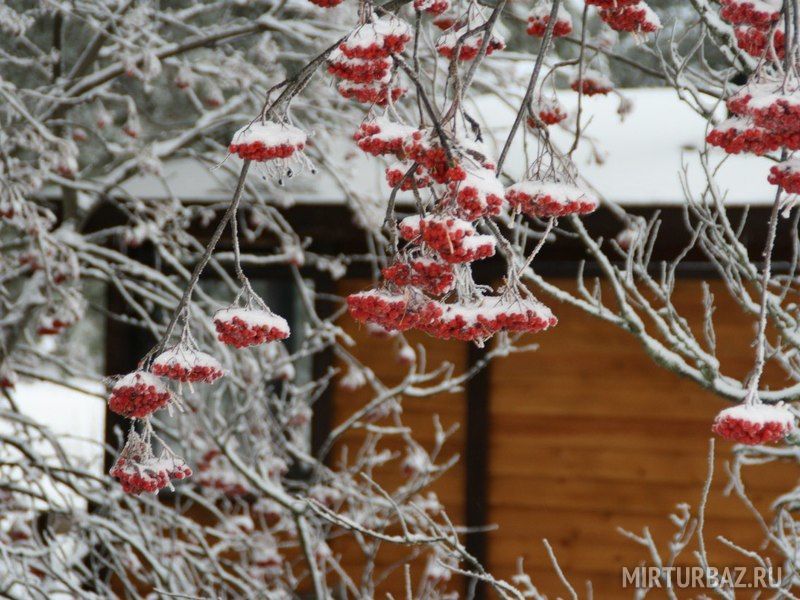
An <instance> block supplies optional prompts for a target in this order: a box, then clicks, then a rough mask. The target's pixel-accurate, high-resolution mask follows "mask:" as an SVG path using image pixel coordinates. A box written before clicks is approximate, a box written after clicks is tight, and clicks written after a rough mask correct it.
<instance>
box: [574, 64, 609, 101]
mask: <svg viewBox="0 0 800 600" xmlns="http://www.w3.org/2000/svg"><path fill="white" fill-rule="evenodd" d="M569 86H570V87H571V88H572V89H573V90H575V91H576V92H581V93H582V94H583V95H584V96H598V95H601V96H604V95H606V94H608V93H610V92H611V90H613V89H614V84H613V83H612V82H611V80H610V79H609V78H608V77H606V76H605V75H603V74H602V73H599V72H598V71H595V70H593V69H587V70H586V71H585V72H584V73H582V74H576V76H575V79H573V80H572V82H571V83H570V84H569Z"/></svg>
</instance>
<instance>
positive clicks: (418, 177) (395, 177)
mask: <svg viewBox="0 0 800 600" xmlns="http://www.w3.org/2000/svg"><path fill="white" fill-rule="evenodd" d="M413 166H414V163H413V162H410V161H407V160H401V161H398V162H396V163H392V164H391V165H389V166H388V167H386V182H387V183H388V184H389V187H391V188H396V187H398V186H399V187H400V189H401V190H403V191H407V190H410V189H413V188H415V187H416V188H417V189H418V190H421V189H423V188H426V187H428V186H429V185H431V183H432V181H431V178H430V177H429V176H428V172H427V170H426V169H425V167H423V166H422V165H417V167H416V168H415V169H414V172H413V173H411V174H409V175H408V176H406V175H407V174H408V173H409V172H410V171H411V167H413Z"/></svg>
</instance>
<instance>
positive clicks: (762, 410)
mask: <svg viewBox="0 0 800 600" xmlns="http://www.w3.org/2000/svg"><path fill="white" fill-rule="evenodd" d="M794 427H795V424H794V415H793V414H792V412H791V411H790V410H789V409H788V408H786V407H785V406H781V405H768V404H761V403H756V404H740V405H738V406H732V407H730V408H726V409H724V410H722V411H721V412H720V413H719V414H718V415H717V417H716V419H714V424H713V425H712V430H713V431H714V433H716V434H717V435H719V436H721V437H724V438H725V439H727V440H732V441H734V442H738V443H740V444H748V445H756V444H770V443H773V442H779V441H780V440H782V439H783V438H784V437H786V436H787V435H788V434H789V433H791V432H792V431H793V430H794Z"/></svg>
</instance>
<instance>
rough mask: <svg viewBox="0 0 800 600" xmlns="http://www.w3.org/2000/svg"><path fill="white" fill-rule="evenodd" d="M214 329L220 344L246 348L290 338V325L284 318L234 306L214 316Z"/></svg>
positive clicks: (266, 311) (270, 313)
mask: <svg viewBox="0 0 800 600" xmlns="http://www.w3.org/2000/svg"><path fill="white" fill-rule="evenodd" d="M214 327H215V328H216V330H217V337H218V339H219V341H220V342H222V343H223V344H227V345H229V346H233V347H234V348H246V347H248V346H256V345H259V344H265V343H267V342H274V341H276V340H285V339H286V338H288V337H289V334H290V331H289V324H288V323H287V322H286V319H284V318H283V317H281V316H279V315H276V314H274V313H273V312H271V311H270V310H269V309H266V308H265V307H264V308H248V307H245V308H240V307H236V306H232V307H229V308H225V309H222V310H219V311H217V312H216V313H215V314H214Z"/></svg>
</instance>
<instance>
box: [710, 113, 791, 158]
mask: <svg viewBox="0 0 800 600" xmlns="http://www.w3.org/2000/svg"><path fill="white" fill-rule="evenodd" d="M795 137H796V136H788V137H787V136H785V135H782V134H781V133H777V132H771V131H768V130H767V129H764V128H763V127H758V126H757V125H756V124H755V123H753V120H752V119H751V118H748V117H731V118H730V119H726V120H725V121H723V122H722V123H720V124H719V125H717V126H716V127H715V128H714V129H712V130H711V131H710V132H709V133H708V135H707V136H706V141H707V142H708V143H709V144H711V145H712V146H718V147H720V148H722V149H723V150H725V152H727V153H728V154H739V153H741V152H749V153H751V154H756V155H758V156H761V155H762V154H766V153H768V152H772V151H774V150H777V149H778V148H780V147H781V146H782V145H784V144H786V145H789V144H791V146H798V147H800V145H798V142H800V138H798V139H793V138H795Z"/></svg>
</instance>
